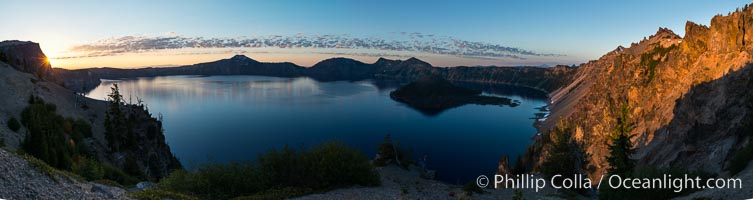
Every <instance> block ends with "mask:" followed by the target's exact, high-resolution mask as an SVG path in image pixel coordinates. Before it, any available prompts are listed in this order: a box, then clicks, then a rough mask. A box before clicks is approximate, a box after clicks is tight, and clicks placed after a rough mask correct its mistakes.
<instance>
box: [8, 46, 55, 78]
mask: <svg viewBox="0 0 753 200" xmlns="http://www.w3.org/2000/svg"><path fill="white" fill-rule="evenodd" d="M0 62H4V63H7V64H9V65H11V66H13V68H15V69H16V70H18V71H22V72H26V73H31V74H34V75H37V77H39V78H41V79H50V78H52V67H51V66H50V62H49V61H47V56H45V55H44V53H42V49H40V48H39V44H37V43H34V42H22V41H17V40H13V41H3V42H0Z"/></svg>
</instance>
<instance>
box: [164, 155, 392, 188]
mask: <svg viewBox="0 0 753 200" xmlns="http://www.w3.org/2000/svg"><path fill="white" fill-rule="evenodd" d="M379 184H380V179H379V175H378V174H377V173H376V171H375V170H374V167H373V166H371V164H369V160H368V159H367V158H366V156H364V155H363V154H361V153H360V152H359V151H357V150H355V149H352V148H349V147H347V146H345V145H344V144H342V143H339V142H330V143H324V144H321V145H318V146H315V147H313V148H310V149H308V150H300V151H299V150H294V149H292V148H289V147H287V146H286V147H284V148H282V149H280V150H272V151H269V152H267V153H265V154H262V155H259V158H258V160H257V162H256V163H252V162H248V163H237V162H231V163H228V164H216V163H208V164H204V165H202V166H199V167H198V169H197V170H196V171H192V172H189V171H185V170H177V171H175V172H173V173H171V174H170V175H169V176H167V177H165V178H163V179H162V180H161V181H160V182H159V183H158V184H157V187H158V188H160V189H163V190H167V191H172V192H178V193H184V194H189V195H193V196H197V197H200V198H202V199H230V198H234V197H244V198H247V199H268V198H271V199H279V198H276V197H294V196H300V195H304V194H309V193H311V192H315V191H327V190H331V189H334V188H339V187H346V186H351V185H362V186H375V185H379ZM281 188H282V189H281Z"/></svg>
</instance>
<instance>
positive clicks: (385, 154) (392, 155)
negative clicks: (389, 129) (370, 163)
mask: <svg viewBox="0 0 753 200" xmlns="http://www.w3.org/2000/svg"><path fill="white" fill-rule="evenodd" d="M377 154H378V157H377V158H376V159H374V165H376V166H386V165H388V164H390V163H392V162H395V163H396V164H398V163H399V165H400V167H403V168H405V169H407V168H408V167H409V166H410V165H412V164H414V163H415V161H414V160H413V159H412V158H411V157H410V152H408V151H406V150H403V149H402V148H400V146H399V145H398V144H396V143H393V142H392V139H391V138H390V135H389V134H388V135H386V136H384V142H382V144H380V145H379V147H378V149H377Z"/></svg>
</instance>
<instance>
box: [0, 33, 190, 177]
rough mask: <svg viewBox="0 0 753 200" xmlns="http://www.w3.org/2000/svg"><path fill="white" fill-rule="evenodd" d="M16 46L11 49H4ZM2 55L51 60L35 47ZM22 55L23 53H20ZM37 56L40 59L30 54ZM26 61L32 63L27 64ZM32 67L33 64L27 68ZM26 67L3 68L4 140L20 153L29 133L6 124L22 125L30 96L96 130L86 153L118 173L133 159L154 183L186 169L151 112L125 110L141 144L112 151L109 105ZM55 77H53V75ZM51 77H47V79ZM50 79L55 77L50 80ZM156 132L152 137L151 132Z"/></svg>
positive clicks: (0, 119) (20, 45) (0, 122)
mask: <svg viewBox="0 0 753 200" xmlns="http://www.w3.org/2000/svg"><path fill="white" fill-rule="evenodd" d="M6 43H11V44H12V45H11V46H12V47H13V48H11V49H5V48H3V47H5V46H8V45H7V44H6ZM0 49H2V51H3V52H5V53H4V54H5V55H18V56H20V57H22V55H32V56H33V58H46V57H45V56H44V53H42V52H41V50H40V49H39V44H36V43H32V42H18V41H11V42H0ZM16 50H20V51H22V52H16ZM33 51H37V52H35V53H31V52H33ZM21 60H33V59H32V58H24V59H21ZM27 63H28V62H27ZM24 67H25V66H23V65H18V63H16V64H15V65H13V64H11V65H9V64H6V63H3V62H0V94H2V95H3V96H2V98H0V105H3V106H0V138H2V139H3V141H4V142H5V144H6V145H7V146H8V147H9V148H11V149H18V148H19V146H20V144H21V142H23V140H24V138H25V136H26V134H27V130H26V129H25V128H24V127H21V129H20V130H19V131H12V130H10V129H9V128H8V126H7V124H6V123H7V122H8V119H10V118H11V117H13V118H16V119H21V112H22V111H23V109H24V108H26V106H27V105H28V100H29V97H30V96H32V95H33V96H37V97H39V98H41V99H42V100H44V101H45V102H47V103H52V104H55V105H56V107H57V113H58V114H59V115H62V116H63V117H70V118H73V119H83V120H84V121H86V122H88V123H89V124H91V127H92V132H93V136H92V137H91V138H88V139H86V144H87V147H88V149H89V150H90V151H92V153H93V154H94V156H95V157H96V158H97V160H100V161H101V162H104V163H108V164H111V165H113V166H117V167H121V168H122V167H123V166H124V164H125V162H126V158H127V157H126V155H132V156H133V157H132V158H133V159H134V160H135V161H136V164H137V166H138V168H139V169H140V170H141V171H142V172H143V173H144V174H145V175H147V176H148V177H150V178H154V179H156V178H159V177H163V176H166V175H167V174H168V173H169V172H170V171H172V170H173V169H176V168H180V167H181V165H180V163H179V162H178V160H177V159H175V157H174V156H173V155H172V152H171V151H170V148H169V146H167V144H166V143H165V139H164V135H163V134H162V132H161V129H162V128H161V123H160V122H159V121H157V120H156V119H154V118H153V117H152V116H151V115H150V114H149V113H148V112H146V111H144V109H143V108H140V107H138V106H126V107H125V108H126V110H127V111H128V113H129V114H131V115H133V116H134V117H135V118H136V119H137V120H135V125H134V127H133V129H134V133H135V134H134V135H135V138H136V141H138V144H137V145H136V147H135V148H134V149H130V150H127V151H115V152H114V151H111V149H110V145H109V144H108V143H107V140H106V138H105V134H104V132H105V128H104V119H105V110H106V109H107V103H106V102H104V101H99V100H94V99H89V98H86V97H82V96H81V95H79V94H78V93H75V92H73V91H71V90H69V89H66V88H64V87H62V86H60V85H59V84H58V83H56V82H55V81H49V80H46V79H40V78H39V77H40V76H41V75H40V74H37V72H38V71H42V72H41V73H47V72H48V71H52V70H51V68H49V67H50V66H49V64H46V65H43V66H42V67H44V68H47V69H38V70H37V71H34V70H32V71H24V70H22V71H19V69H26V68H24ZM53 73H54V72H53ZM45 76H46V75H45ZM50 76H53V77H54V76H55V75H54V74H53V75H50ZM150 130H152V131H150Z"/></svg>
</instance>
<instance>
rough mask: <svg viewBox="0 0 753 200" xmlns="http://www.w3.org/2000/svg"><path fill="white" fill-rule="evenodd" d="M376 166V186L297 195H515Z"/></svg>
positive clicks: (542, 194)
mask: <svg viewBox="0 0 753 200" xmlns="http://www.w3.org/2000/svg"><path fill="white" fill-rule="evenodd" d="M377 170H378V171H379V174H380V175H381V179H382V185H381V186H379V187H353V188H345V189H337V190H333V191H330V192H327V193H323V194H313V195H308V196H304V197H300V198H297V199H298V200H314V199H512V198H513V196H514V195H515V190H513V189H485V190H484V192H483V193H482V194H473V195H472V196H468V195H466V194H464V193H465V192H464V191H463V189H462V186H458V185H451V184H446V183H443V182H440V181H437V180H428V179H423V178H420V177H419V172H418V171H417V170H404V169H402V168H400V167H397V166H394V165H393V166H387V167H381V168H378V169H377ZM520 191H521V193H522V195H523V197H524V198H525V199H562V197H561V196H559V195H558V194H557V192H556V190H554V189H552V188H545V189H544V190H543V191H539V192H535V191H533V190H520ZM451 194H454V195H451Z"/></svg>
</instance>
